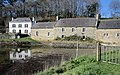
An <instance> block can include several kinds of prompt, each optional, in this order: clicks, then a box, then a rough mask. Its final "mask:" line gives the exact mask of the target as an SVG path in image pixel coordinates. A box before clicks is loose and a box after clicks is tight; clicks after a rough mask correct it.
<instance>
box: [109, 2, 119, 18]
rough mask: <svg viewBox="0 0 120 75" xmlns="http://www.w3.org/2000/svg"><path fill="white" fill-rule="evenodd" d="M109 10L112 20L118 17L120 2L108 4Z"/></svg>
mask: <svg viewBox="0 0 120 75" xmlns="http://www.w3.org/2000/svg"><path fill="white" fill-rule="evenodd" d="M110 10H111V15H112V17H113V18H118V17H120V1H119V0H112V1H111V3H110Z"/></svg>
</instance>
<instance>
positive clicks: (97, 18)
mask: <svg viewBox="0 0 120 75" xmlns="http://www.w3.org/2000/svg"><path fill="white" fill-rule="evenodd" d="M98 22H99V14H96V24H95V26H96V27H97V25H98Z"/></svg>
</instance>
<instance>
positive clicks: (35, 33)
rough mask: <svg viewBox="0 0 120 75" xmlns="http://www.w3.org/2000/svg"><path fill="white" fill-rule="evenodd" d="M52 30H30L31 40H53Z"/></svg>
mask: <svg viewBox="0 0 120 75" xmlns="http://www.w3.org/2000/svg"><path fill="white" fill-rule="evenodd" d="M53 31H54V30H53V29H32V32H31V38H32V39H35V40H45V41H48V40H54V32H53Z"/></svg>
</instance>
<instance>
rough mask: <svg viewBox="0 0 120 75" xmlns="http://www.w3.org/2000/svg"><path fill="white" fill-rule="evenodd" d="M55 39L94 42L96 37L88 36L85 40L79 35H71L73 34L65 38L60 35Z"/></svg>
mask: <svg viewBox="0 0 120 75" xmlns="http://www.w3.org/2000/svg"><path fill="white" fill-rule="evenodd" d="M55 40H62V41H77V40H78V41H89V42H93V41H94V39H92V38H90V37H86V38H85V40H83V38H82V37H81V36H77V35H71V36H65V37H64V38H63V39H62V38H60V37H57V38H56V39H55Z"/></svg>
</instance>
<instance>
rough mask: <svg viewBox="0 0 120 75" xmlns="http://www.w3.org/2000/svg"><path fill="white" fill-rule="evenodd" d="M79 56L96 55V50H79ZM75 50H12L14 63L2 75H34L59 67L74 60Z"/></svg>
mask: <svg viewBox="0 0 120 75" xmlns="http://www.w3.org/2000/svg"><path fill="white" fill-rule="evenodd" d="M78 54H79V55H88V54H90V55H91V54H95V53H94V49H93V50H92V49H91V50H90V49H79V51H78ZM75 55H76V50H75V49H64V48H62V49H61V48H42V49H41V48H34V49H32V50H30V49H23V48H18V49H11V50H10V51H9V52H8V56H9V60H10V61H12V62H11V63H10V66H8V67H7V69H6V71H5V73H3V74H0V75H32V74H33V73H36V72H38V71H43V70H45V69H48V68H50V67H52V66H59V65H61V64H63V63H64V62H65V61H68V60H70V59H71V58H74V57H75Z"/></svg>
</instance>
